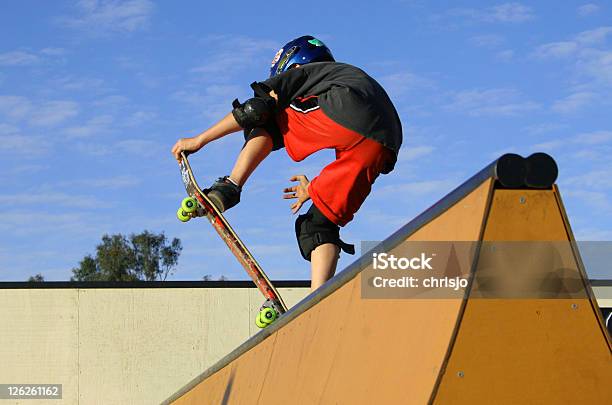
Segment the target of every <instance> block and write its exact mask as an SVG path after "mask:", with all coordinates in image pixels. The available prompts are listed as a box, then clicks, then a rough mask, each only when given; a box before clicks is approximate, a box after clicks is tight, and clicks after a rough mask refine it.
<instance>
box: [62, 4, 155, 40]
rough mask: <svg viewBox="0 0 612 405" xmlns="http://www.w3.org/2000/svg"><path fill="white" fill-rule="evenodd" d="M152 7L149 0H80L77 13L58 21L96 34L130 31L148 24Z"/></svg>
mask: <svg viewBox="0 0 612 405" xmlns="http://www.w3.org/2000/svg"><path fill="white" fill-rule="evenodd" d="M153 8H154V5H153V3H152V2H151V1H149V0H125V1H121V0H80V1H79V2H77V9H78V15H76V16H72V17H63V18H61V19H60V22H62V23H63V24H65V25H66V26H68V27H71V28H77V29H82V30H84V31H89V32H95V33H97V34H105V33H108V32H132V31H136V30H140V29H143V28H146V27H147V26H148V25H149V20H150V18H151V14H152V13H153Z"/></svg>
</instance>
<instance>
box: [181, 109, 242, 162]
mask: <svg viewBox="0 0 612 405" xmlns="http://www.w3.org/2000/svg"><path fill="white" fill-rule="evenodd" d="M241 129H242V127H241V126H240V125H238V123H237V122H236V119H235V118H234V115H233V114H232V113H229V114H227V115H226V116H225V117H223V118H222V119H221V121H219V122H217V123H216V124H215V125H213V126H212V127H210V128H208V129H207V130H206V131H204V132H202V133H201V134H199V135H196V136H194V137H192V138H181V139H179V140H178V141H176V143H175V144H174V146H173V147H172V154H173V155H174V157H175V158H176V160H179V161H180V160H181V152H197V151H199V150H200V149H202V147H203V146H204V145H206V144H207V143H209V142H212V141H214V140H216V139H219V138H222V137H224V136H225V135H229V134H231V133H234V132H238V131H240V130H241Z"/></svg>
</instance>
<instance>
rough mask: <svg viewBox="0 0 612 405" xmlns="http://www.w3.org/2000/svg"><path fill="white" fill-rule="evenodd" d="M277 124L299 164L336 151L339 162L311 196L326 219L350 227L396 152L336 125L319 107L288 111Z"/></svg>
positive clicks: (315, 184) (314, 184)
mask: <svg viewBox="0 0 612 405" xmlns="http://www.w3.org/2000/svg"><path fill="white" fill-rule="evenodd" d="M307 99H308V98H304V99H302V101H304V100H307ZM277 123H278V126H279V128H280V131H281V133H282V135H283V140H284V142H285V148H286V149H287V153H288V154H289V157H291V159H293V160H294V161H296V162H299V161H302V160H304V159H305V158H306V157H308V156H310V155H311V154H313V153H315V152H317V151H320V150H321V149H335V151H336V160H335V161H334V162H332V163H330V164H329V165H327V166H326V167H325V168H324V169H323V170H322V171H321V173H320V174H319V175H318V176H317V177H315V178H314V179H312V181H311V182H310V186H309V188H308V192H309V194H310V198H311V199H312V202H313V203H314V205H315V206H316V207H317V208H318V209H319V210H320V211H321V213H323V215H325V216H326V217H327V218H328V219H329V220H330V221H332V222H333V223H335V224H336V225H340V226H344V225H346V224H347V223H348V222H349V221H351V220H352V219H353V216H354V215H355V213H356V212H357V210H358V209H359V207H361V204H363V202H364V200H365V199H366V197H367V196H368V194H370V190H371V188H372V184H374V181H375V180H376V178H377V177H378V175H379V174H380V173H381V171H382V170H383V168H384V166H385V162H387V161H388V160H389V159H392V158H393V152H392V151H391V150H390V149H388V148H386V147H384V146H383V145H382V144H380V143H378V142H376V141H374V140H372V139H369V138H366V137H364V136H362V135H361V134H358V133H357V132H355V131H352V130H350V129H347V128H345V127H343V126H341V125H340V124H338V123H336V122H335V121H332V119H331V118H329V117H328V116H327V115H325V113H324V112H323V110H322V109H321V108H318V107H316V108H315V109H312V110H310V111H309V110H308V109H307V110H305V111H298V110H296V109H294V108H292V107H288V108H287V109H285V110H284V111H281V112H280V113H279V114H277Z"/></svg>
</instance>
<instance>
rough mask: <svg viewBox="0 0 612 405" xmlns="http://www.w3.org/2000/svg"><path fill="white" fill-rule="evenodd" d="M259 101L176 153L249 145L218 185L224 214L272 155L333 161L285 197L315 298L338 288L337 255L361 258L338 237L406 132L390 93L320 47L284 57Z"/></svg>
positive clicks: (293, 46)
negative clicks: (281, 152) (232, 142)
mask: <svg viewBox="0 0 612 405" xmlns="http://www.w3.org/2000/svg"><path fill="white" fill-rule="evenodd" d="M251 87H252V89H253V91H254V97H253V98H251V99H249V100H246V101H245V102H244V103H240V102H238V100H234V103H233V107H234V109H233V110H232V112H231V113H229V114H228V115H226V116H225V117H224V118H223V119H221V121H219V122H217V123H216V124H215V125H213V126H212V127H211V128H209V129H207V130H206V131H204V132H202V133H201V134H199V135H197V136H195V137H192V138H182V139H179V140H178V141H177V142H176V144H175V145H174V147H173V148H172V153H173V155H174V156H175V158H176V159H177V160H180V153H181V152H182V151H185V152H196V151H198V150H200V149H201V148H202V147H204V146H205V145H206V144H208V143H210V142H212V141H214V140H217V139H219V138H221V137H223V136H225V135H228V134H231V133H234V132H237V131H240V130H244V138H245V144H244V146H243V148H242V151H241V152H240V154H239V156H238V159H237V161H236V163H235V165H234V168H233V170H232V172H231V174H230V175H229V176H225V177H222V178H220V179H218V180H217V181H216V182H215V183H214V184H213V185H212V186H211V187H210V188H209V189H208V190H206V192H207V195H208V197H209V198H210V199H211V200H212V201H213V202H214V204H215V205H216V206H217V207H218V208H219V209H220V210H221V211H225V210H228V209H229V208H231V207H233V206H235V205H236V204H238V202H240V193H241V191H242V187H243V186H244V184H245V183H246V181H247V179H248V178H249V176H250V175H251V174H252V173H253V171H254V170H255V169H256V168H257V166H258V165H259V164H260V163H261V162H262V161H263V160H264V159H265V158H266V157H267V156H268V155H269V154H270V152H272V151H275V150H278V149H281V148H283V147H284V148H285V149H286V151H287V154H288V155H289V157H291V159H293V160H294V161H296V162H299V161H302V160H303V159H305V158H306V157H308V156H310V155H311V154H313V153H315V152H317V151H319V150H322V149H334V150H335V152H336V160H335V161H333V162H331V163H330V164H329V165H328V166H326V167H325V168H323V170H322V171H321V173H320V174H319V175H318V176H317V177H315V178H314V179H312V180H311V181H309V180H308V179H307V178H306V176H304V175H296V176H293V177H292V178H291V179H290V181H292V182H295V183H296V184H295V185H294V186H291V187H287V188H285V189H284V193H285V194H284V198H286V199H294V200H295V202H294V203H293V204H292V205H291V209H292V211H293V213H294V214H295V213H297V212H298V211H299V210H300V208H301V207H302V205H303V204H304V203H305V202H306V201H308V200H312V205H311V206H310V208H309V209H308V211H307V212H306V213H305V214H303V215H300V216H299V217H298V218H297V220H296V223H295V231H296V236H297V239H298V246H299V249H300V253H301V254H302V256H303V257H304V259H306V260H308V261H310V262H311V276H312V287H311V288H312V290H315V289H316V288H318V287H319V286H321V285H322V284H323V283H324V282H325V281H327V280H328V279H329V278H331V277H332V276H333V275H334V273H335V271H336V265H337V262H338V258H339V254H340V250H342V251H344V252H346V253H350V254H354V252H355V251H354V247H353V245H349V244H347V243H345V242H343V241H342V240H341V239H340V234H339V231H340V227H341V226H344V225H346V224H347V223H348V222H350V221H351V220H352V219H353V216H354V214H355V213H356V212H357V210H358V209H359V207H360V206H361V204H362V203H363V201H364V200H365V198H366V197H367V196H368V194H369V193H370V190H371V187H372V184H373V183H374V181H375V180H376V178H377V177H378V175H379V174H381V173H382V174H387V173H389V172H391V171H392V170H393V167H394V165H395V162H396V160H397V154H398V152H399V148H400V146H401V143H402V127H401V123H400V120H399V117H398V115H397V112H396V110H395V108H394V106H393V104H392V103H391V100H390V99H389V97H388V96H387V93H386V92H385V90H384V89H383V88H382V87H381V86H380V85H379V84H378V83H377V82H376V81H375V80H374V79H372V78H371V77H370V76H368V75H367V74H366V73H365V72H364V71H362V70H360V69H358V68H356V67H354V66H351V65H349V64H345V63H338V62H335V60H334V57H333V56H332V53H331V51H330V50H329V48H327V46H325V45H324V44H323V42H321V41H320V40H318V39H316V38H314V37H312V36H302V37H299V38H297V39H294V40H293V41H291V42H289V43H287V44H286V45H285V46H284V47H283V48H281V49H280V50H279V51H278V53H277V54H276V56H275V57H274V59H273V60H272V66H271V69H270V78H269V79H267V80H265V81H263V82H255V83H253V84H252V85H251Z"/></svg>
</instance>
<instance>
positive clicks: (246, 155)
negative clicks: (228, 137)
mask: <svg viewBox="0 0 612 405" xmlns="http://www.w3.org/2000/svg"><path fill="white" fill-rule="evenodd" d="M272 145H273V144H272V137H271V136H270V135H268V133H267V132H266V130H264V129H259V128H257V129H254V130H253V132H252V133H251V137H250V138H249V139H248V140H247V142H246V143H245V145H244V147H243V148H242V150H241V151H240V154H239V155H238V159H236V163H235V164H234V168H233V169H232V173H231V174H230V179H232V180H233V181H234V182H235V183H236V184H237V185H238V186H240V187H242V186H243V185H244V183H246V181H247V179H248V178H249V176H250V175H251V174H252V173H253V171H254V170H255V169H256V168H257V166H259V164H260V163H261V162H262V161H263V160H264V159H265V158H266V157H267V156H268V155H269V154H270V152H272Z"/></svg>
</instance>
